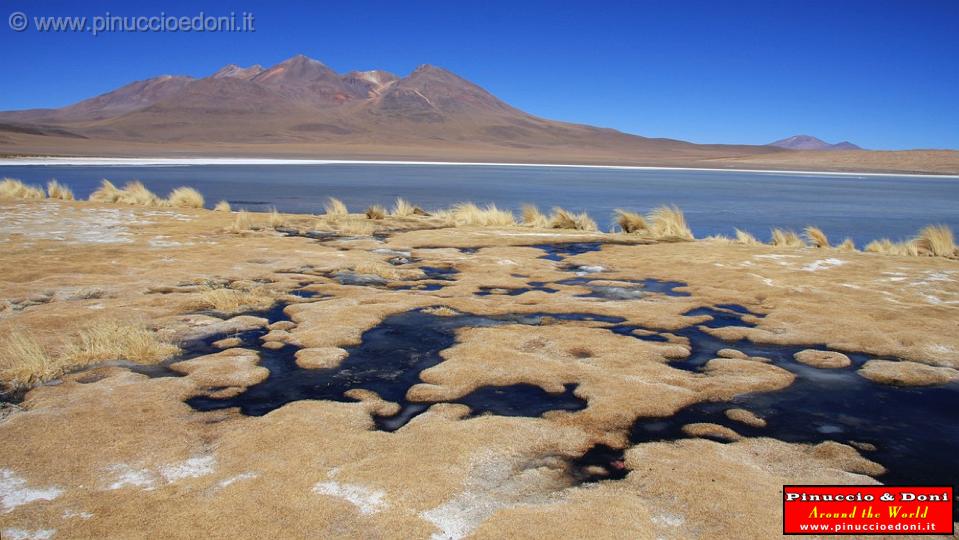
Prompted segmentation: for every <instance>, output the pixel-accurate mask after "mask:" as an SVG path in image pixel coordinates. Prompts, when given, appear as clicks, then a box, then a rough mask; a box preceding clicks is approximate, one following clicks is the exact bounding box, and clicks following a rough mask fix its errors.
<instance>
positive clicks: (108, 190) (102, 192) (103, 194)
mask: <svg viewBox="0 0 959 540" xmlns="http://www.w3.org/2000/svg"><path fill="white" fill-rule="evenodd" d="M88 200H89V201H92V202H101V203H115V202H117V201H119V200H120V188H118V187H116V186H115V185H113V182H111V181H109V180H107V179H106V178H104V179H102V180H100V187H99V188H97V190H96V191H94V192H93V193H91V194H90V197H89V198H88Z"/></svg>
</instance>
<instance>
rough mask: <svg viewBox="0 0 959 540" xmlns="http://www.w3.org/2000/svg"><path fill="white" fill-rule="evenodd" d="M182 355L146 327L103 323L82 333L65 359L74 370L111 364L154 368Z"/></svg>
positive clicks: (69, 346)
mask: <svg viewBox="0 0 959 540" xmlns="http://www.w3.org/2000/svg"><path fill="white" fill-rule="evenodd" d="M178 352H180V349H179V348H178V347H177V346H176V345H173V344H172V343H168V342H165V341H163V340H161V339H160V338H159V337H158V336H157V334H156V333H155V332H153V331H152V330H150V329H149V328H147V327H146V326H143V325H142V324H136V323H129V322H121V321H117V320H101V321H97V322H95V323H94V324H92V325H90V326H88V327H86V328H83V329H81V330H80V331H79V332H78V333H77V335H76V337H75V338H74V339H73V340H71V341H70V342H69V343H68V344H67V346H66V347H65V348H64V351H63V357H64V359H65V361H66V363H67V364H68V365H72V366H81V365H87V364H93V363H96V362H105V361H108V360H127V361H130V362H136V363H138V364H152V363H156V362H160V361H163V360H165V359H167V358H169V357H171V356H173V355H175V354H177V353H178Z"/></svg>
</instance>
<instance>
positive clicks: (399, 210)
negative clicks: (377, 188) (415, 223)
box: [391, 197, 416, 217]
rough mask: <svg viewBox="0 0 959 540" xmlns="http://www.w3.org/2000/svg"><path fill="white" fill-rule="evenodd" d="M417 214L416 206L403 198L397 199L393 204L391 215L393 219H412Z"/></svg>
mask: <svg viewBox="0 0 959 540" xmlns="http://www.w3.org/2000/svg"><path fill="white" fill-rule="evenodd" d="M415 214H416V206H414V205H412V204H410V202H409V201H407V200H406V199H404V198H402V197H397V198H396V202H395V203H393V211H392V212H391V215H392V216H393V217H410V216H413V215H415Z"/></svg>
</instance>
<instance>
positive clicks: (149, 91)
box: [0, 55, 959, 172]
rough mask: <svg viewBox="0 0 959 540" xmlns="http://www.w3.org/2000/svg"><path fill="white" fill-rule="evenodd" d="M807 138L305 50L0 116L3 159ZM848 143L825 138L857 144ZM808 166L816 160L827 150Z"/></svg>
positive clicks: (669, 146)
mask: <svg viewBox="0 0 959 540" xmlns="http://www.w3.org/2000/svg"><path fill="white" fill-rule="evenodd" d="M544 91H545V90H544ZM584 99H588V97H584ZM804 137H805V136H798V137H793V138H790V139H786V140H784V141H777V142H776V143H773V145H728V144H693V143H689V142H685V141H680V140H675V139H662V138H649V137H642V136H639V135H632V134H628V133H623V132H620V131H617V130H614V129H608V128H600V127H594V126H588V125H582V124H574V123H568V122H561V121H556V120H548V119H544V118H540V117H537V116H535V115H532V114H529V113H526V112H524V111H521V110H519V109H517V108H515V107H513V106H511V105H509V104H508V103H505V102H504V101H502V100H500V99H498V98H497V97H495V96H494V95H492V94H491V93H489V92H487V91H486V90H484V89H483V88H481V87H480V86H478V85H476V84H474V83H472V82H470V81H467V80H466V79H464V78H462V77H460V76H458V75H456V74H454V73H452V72H450V71H448V70H445V69H443V68H440V67H436V66H431V65H421V66H419V67H418V68H416V69H415V70H414V71H413V72H412V73H410V74H409V75H406V76H405V77H401V76H398V75H395V74H393V73H389V72H386V71H380V70H372V71H351V72H349V73H345V74H340V73H337V72H335V71H334V70H332V69H330V68H329V67H328V66H326V65H325V64H323V63H322V62H319V61H317V60H314V59H311V58H308V57H306V56H303V55H297V56H294V57H292V58H289V59H287V60H285V61H283V62H280V63H278V64H276V65H274V66H271V67H262V66H259V65H254V66H250V67H240V66H238V65H234V64H230V65H227V66H224V67H223V68H221V69H219V70H217V71H216V72H215V73H213V74H211V75H209V76H206V77H200V78H195V77H187V76H174V75H163V76H159V77H154V78H151V79H147V80H142V81H136V82H133V83H130V84H127V85H125V86H123V87H120V88H118V89H116V90H113V91H110V92H107V93H105V94H102V95H99V96H96V97H92V98H90V99H86V100H83V101H80V102H78V103H75V104H73V105H70V106H67V107H63V108H60V109H30V110H21V111H8V112H0V155H3V154H6V155H61V156H63V155H67V156H70V155H80V156H83V155H87V156H105V157H109V156H135V157H140V156H144V157H161V156H167V157H169V156H244V157H291V158H292V157H311V158H342V159H397V160H429V161H497V162H526V163H584V164H621V165H653V166H693V167H711V168H712V167H718V168H723V167H726V168H730V167H743V168H748V167H757V168H758V167H769V168H784V167H789V168H795V167H798V168H803V166H804V165H803V161H804V159H805V158H802V157H801V156H802V155H805V154H809V152H795V151H792V150H790V149H789V148H794V147H795V148H800V149H801V150H806V149H817V150H818V149H819V148H818V147H816V148H811V147H810V148H807V147H806V146H804V145H805V144H806V143H803V144H801V145H799V146H789V145H791V144H793V143H791V142H790V141H792V140H794V139H803V140H805V138H804ZM808 139H809V140H812V141H818V139H814V138H811V137H810V138H808ZM819 142H821V141H819ZM822 144H823V145H825V144H826V143H822ZM844 144H847V145H848V143H840V145H826V146H829V147H830V148H833V149H837V150H838V149H842V150H848V149H851V147H853V146H854V145H848V146H845V147H844V146H843V145H844ZM783 146H785V148H784V147H783ZM847 153H848V152H830V154H833V155H835V156H839V155H840V154H847ZM852 154H870V153H869V152H852ZM954 154H957V155H959V153H954ZM915 157H916V156H913V159H911V160H910V161H909V162H908V163H906V164H905V165H903V166H902V167H900V165H897V164H896V162H897V161H898V158H896V159H893V160H892V161H891V162H890V161H889V156H886V158H884V159H883V160H878V161H877V160H876V159H875V158H870V159H872V160H873V161H875V163H866V164H865V165H863V164H862V163H861V162H862V159H864V158H862V157H861V156H860V157H855V156H854V157H847V158H843V159H846V160H847V161H848V162H847V163H844V162H843V159H840V158H839V157H836V158H834V159H833V160H832V161H833V162H835V163H836V165H835V168H837V169H844V168H846V169H848V168H858V169H862V168H864V167H865V168H869V169H875V170H887V169H888V170H915V169H914V167H915V164H916V163H925V161H923V160H917V159H915ZM949 157H950V159H955V160H956V163H955V164H953V163H952V162H950V163H949V164H948V165H947V166H946V168H947V169H948V170H951V169H950V168H951V167H953V166H954V167H955V169H956V170H959V158H956V156H951V155H950V156H949ZM867 161H869V159H867ZM926 161H928V160H926ZM811 162H818V163H816V165H815V166H816V167H822V166H823V165H822V164H821V162H822V158H821V157H820V158H813V159H811ZM827 166H828V167H833V165H828V164H827ZM897 167H898V168H897ZM935 167H938V168H934V169H933V170H934V171H936V172H942V170H940V169H942V166H940V165H936V166H935ZM920 168H922V167H920ZM926 168H928V167H926Z"/></svg>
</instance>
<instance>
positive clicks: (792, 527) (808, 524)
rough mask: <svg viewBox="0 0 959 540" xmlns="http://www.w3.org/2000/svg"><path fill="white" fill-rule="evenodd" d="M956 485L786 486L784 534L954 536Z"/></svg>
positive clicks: (784, 489) (784, 494)
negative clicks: (954, 496)
mask: <svg viewBox="0 0 959 540" xmlns="http://www.w3.org/2000/svg"><path fill="white" fill-rule="evenodd" d="M952 511H953V493H952V486H792V485H791V486H783V534H853V535H867V534H886V535H889V534H935V535H951V534H953V515H952Z"/></svg>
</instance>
